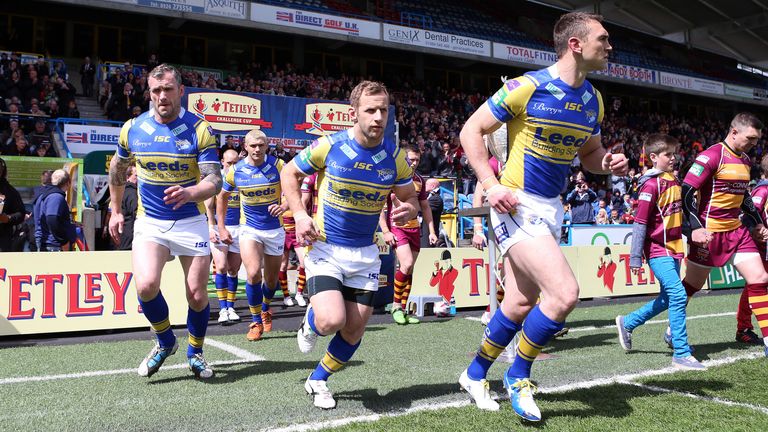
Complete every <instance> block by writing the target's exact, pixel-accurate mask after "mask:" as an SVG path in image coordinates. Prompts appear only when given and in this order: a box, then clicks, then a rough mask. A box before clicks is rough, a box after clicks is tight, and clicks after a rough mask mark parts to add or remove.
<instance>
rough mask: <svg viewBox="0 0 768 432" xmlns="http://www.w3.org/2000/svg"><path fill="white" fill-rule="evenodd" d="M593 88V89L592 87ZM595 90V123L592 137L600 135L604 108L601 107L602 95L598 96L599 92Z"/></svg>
mask: <svg viewBox="0 0 768 432" xmlns="http://www.w3.org/2000/svg"><path fill="white" fill-rule="evenodd" d="M593 88H594V87H593ZM594 90H595V96H596V97H597V123H596V124H595V127H594V129H592V136H596V135H600V133H601V131H602V130H601V129H600V125H601V124H602V123H603V116H604V115H605V107H604V105H603V95H602V94H600V90H598V89H594Z"/></svg>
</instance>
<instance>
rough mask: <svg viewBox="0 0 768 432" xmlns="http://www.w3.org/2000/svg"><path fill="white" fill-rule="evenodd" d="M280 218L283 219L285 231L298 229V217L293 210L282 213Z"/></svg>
mask: <svg viewBox="0 0 768 432" xmlns="http://www.w3.org/2000/svg"><path fill="white" fill-rule="evenodd" d="M280 219H282V220H283V229H284V230H285V232H288V231H296V219H294V218H293V212H292V211H291V210H286V211H284V212H283V214H282V215H280Z"/></svg>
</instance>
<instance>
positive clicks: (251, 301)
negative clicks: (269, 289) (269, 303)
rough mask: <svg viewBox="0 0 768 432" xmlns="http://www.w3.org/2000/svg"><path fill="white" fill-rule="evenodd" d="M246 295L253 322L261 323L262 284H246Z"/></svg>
mask: <svg viewBox="0 0 768 432" xmlns="http://www.w3.org/2000/svg"><path fill="white" fill-rule="evenodd" d="M245 295H246V297H248V308H249V309H250V310H251V316H252V317H253V322H257V323H261V284H259V285H255V284H252V283H248V282H246V283H245Z"/></svg>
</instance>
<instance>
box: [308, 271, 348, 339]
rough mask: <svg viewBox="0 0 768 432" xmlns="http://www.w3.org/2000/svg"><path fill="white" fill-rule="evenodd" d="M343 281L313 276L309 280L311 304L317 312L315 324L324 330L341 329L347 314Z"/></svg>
mask: <svg viewBox="0 0 768 432" xmlns="http://www.w3.org/2000/svg"><path fill="white" fill-rule="evenodd" d="M341 289H342V285H341V281H340V280H338V279H336V278H333V277H330V276H313V277H311V278H309V279H308V280H307V290H308V292H309V294H310V297H309V302H310V304H311V305H312V309H314V310H315V324H316V325H317V326H318V327H320V328H323V329H333V330H332V331H335V330H338V329H341V328H342V327H344V324H345V323H346V319H347V314H346V310H345V306H344V297H343V295H342V293H341Z"/></svg>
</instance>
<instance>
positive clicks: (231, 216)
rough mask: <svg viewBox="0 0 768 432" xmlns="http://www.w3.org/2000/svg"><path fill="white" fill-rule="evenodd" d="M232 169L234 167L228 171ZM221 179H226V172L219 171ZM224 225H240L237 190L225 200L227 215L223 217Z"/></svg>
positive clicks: (238, 194)
mask: <svg viewBox="0 0 768 432" xmlns="http://www.w3.org/2000/svg"><path fill="white" fill-rule="evenodd" d="M234 168H235V167H234V165H233V166H231V167H229V171H232V170H233V169H234ZM221 178H227V172H226V171H224V170H221ZM224 225H227V226H230V225H240V192H238V191H237V188H235V191H234V193H231V194H229V198H227V214H226V216H224Z"/></svg>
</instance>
